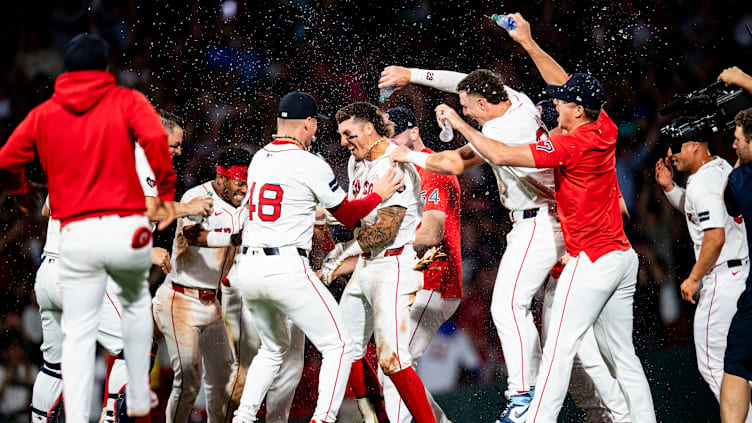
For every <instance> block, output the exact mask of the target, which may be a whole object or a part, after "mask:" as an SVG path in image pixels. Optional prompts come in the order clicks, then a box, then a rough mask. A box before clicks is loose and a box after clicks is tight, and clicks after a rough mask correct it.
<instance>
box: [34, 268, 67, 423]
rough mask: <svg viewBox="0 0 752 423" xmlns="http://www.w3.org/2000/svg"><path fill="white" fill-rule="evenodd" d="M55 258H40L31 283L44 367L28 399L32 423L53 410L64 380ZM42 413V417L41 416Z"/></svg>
mask: <svg viewBox="0 0 752 423" xmlns="http://www.w3.org/2000/svg"><path fill="white" fill-rule="evenodd" d="M56 262H57V258H56V257H47V256H45V257H42V264H41V265H40V266H39V270H37V276H36V281H35V282H34V293H35V294H36V298H37V304H38V305H39V314H40V316H41V317H42V346H41V347H40V349H41V350H42V357H43V358H44V362H45V363H44V367H43V368H42V369H41V371H40V372H39V373H37V378H36V380H35V381H34V388H33V391H32V396H31V406H32V413H31V421H32V423H43V422H44V423H46V422H47V420H48V417H49V416H50V414H51V413H52V410H53V409H54V408H55V407H56V406H57V404H58V402H60V400H62V398H63V397H62V394H63V381H62V379H61V376H60V358H61V355H62V346H63V332H62V329H61V328H60V320H61V317H62V314H63V310H62V307H61V305H60V292H59V289H60V285H59V284H58V283H57V282H58V277H57V264H56ZM41 413H44V414H41Z"/></svg>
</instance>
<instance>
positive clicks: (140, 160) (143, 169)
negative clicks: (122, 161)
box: [133, 143, 157, 197]
mask: <svg viewBox="0 0 752 423" xmlns="http://www.w3.org/2000/svg"><path fill="white" fill-rule="evenodd" d="M133 155H134V156H135V157H136V173H138V180H139V182H141V188H142V189H143V190H144V197H156V196H157V181H156V179H155V178H154V171H152V170H151V167H150V166H149V161H148V160H147V159H146V153H144V148H143V147H141V146H140V145H139V144H138V143H136V147H135V149H134V150H133Z"/></svg>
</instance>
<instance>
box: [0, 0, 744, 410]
mask: <svg viewBox="0 0 752 423" xmlns="http://www.w3.org/2000/svg"><path fill="white" fill-rule="evenodd" d="M229 4H230V3H229V2H225V4H224V7H225V9H224V10H226V11H227V10H229V8H228V6H229ZM235 4H236V6H237V10H236V13H235V15H234V16H232V17H231V16H227V15H223V2H221V1H198V0H193V1H146V0H143V1H138V0H130V1H107V0H102V1H92V2H89V1H79V0H55V1H52V0H47V1H29V2H19V1H3V2H2V4H0V46H1V47H0V143H4V142H5V140H6V139H7V138H8V136H9V135H10V133H11V131H12V130H13V128H14V127H15V126H16V125H17V124H18V123H19V122H20V121H21V119H23V117H24V116H25V115H26V113H28V112H29V110H30V109H31V108H33V107H34V106H35V105H37V104H39V103H40V102H42V101H44V100H45V99H47V98H49V97H50V96H51V95H52V92H53V84H54V79H55V77H56V76H57V75H59V74H60V73H61V72H63V68H62V56H61V52H62V48H63V45H64V44H65V42H66V41H67V40H69V39H70V38H71V37H72V36H74V35H75V34H77V33H79V32H92V33H97V34H99V35H101V36H103V37H104V38H105V39H107V40H108V41H109V42H110V43H111V45H112V55H111V61H110V70H111V71H112V72H113V73H114V74H115V75H116V76H117V79H118V82H119V83H120V84H121V85H124V86H129V87H133V88H136V89H138V90H140V91H142V92H144V93H145V94H146V95H147V96H148V97H149V98H150V99H151V100H152V102H153V103H154V104H155V105H156V106H157V107H160V108H163V109H166V110H169V111H172V112H174V113H176V114H178V115H180V116H182V117H184V118H185V120H186V125H185V129H186V139H185V143H184V148H183V155H182V156H181V157H178V158H177V159H176V162H175V166H176V168H177V169H178V175H179V193H182V192H184V191H185V189H186V188H189V187H191V186H194V185H196V184H198V183H201V182H204V181H206V180H209V179H211V178H213V155H214V154H215V152H216V151H217V150H218V149H220V148H222V147H226V146H241V147H244V148H247V149H250V150H251V151H255V149H257V148H258V147H259V146H261V145H263V144H264V143H267V142H269V141H270V136H271V134H272V133H274V130H275V112H276V105H277V103H278V101H279V99H280V97H281V96H282V95H284V94H285V93H287V92H288V91H291V90H305V91H308V92H310V93H312V94H313V95H314V96H315V97H316V98H317V99H318V101H319V105H320V108H321V110H322V112H323V113H325V114H328V115H333V114H334V113H335V112H336V110H337V108H338V107H341V106H343V105H345V104H347V103H350V102H352V101H371V102H375V101H377V98H378V90H377V89H376V83H377V80H378V77H379V73H380V71H381V69H383V67H384V66H386V65H390V64H399V65H404V66H410V67H421V68H430V69H447V70H455V71H461V72H470V71H472V70H474V69H476V68H489V69H492V70H494V71H496V72H498V73H500V74H501V75H502V76H503V78H504V80H505V81H506V82H507V83H508V84H509V85H510V86H512V87H514V88H517V89H521V90H523V91H524V92H526V93H527V94H528V95H529V96H530V97H531V99H532V100H533V101H538V100H540V99H543V98H545V93H544V84H543V82H542V80H541V78H540V77H539V75H538V73H537V72H536V70H535V67H534V65H533V63H532V61H531V60H530V59H529V58H528V57H527V56H526V55H525V54H524V52H523V51H522V50H521V48H519V47H518V46H517V45H516V44H515V43H514V42H513V41H512V40H511V39H510V38H509V37H508V36H507V34H506V33H505V32H504V31H503V30H502V29H501V28H498V27H497V26H496V25H495V24H494V23H493V22H492V21H490V19H488V16H490V15H491V14H493V13H511V12H520V13H522V15H523V16H524V17H526V18H527V19H528V20H529V21H530V22H531V25H532V28H533V36H534V37H535V38H536V39H537V40H538V42H539V44H541V46H542V47H543V48H544V49H545V50H546V51H548V52H549V53H550V54H551V55H552V56H553V57H554V58H555V59H557V60H558V61H559V62H560V63H561V64H562V65H563V66H564V68H565V69H566V70H567V71H569V72H575V71H586V72H592V73H593V74H594V75H596V76H597V77H598V78H599V79H600V80H601V81H602V82H603V84H604V85H605V87H606V91H607V93H608V98H607V104H606V110H607V111H608V112H609V114H610V115H611V116H612V117H613V118H614V120H615V121H616V122H617V124H618V125H619V145H618V152H617V168H618V174H619V182H620V186H621V190H622V192H623V194H624V198H625V200H626V202H627V204H628V207H629V211H630V213H631V216H632V217H631V219H630V221H629V222H628V223H626V228H627V231H628V232H627V233H628V236H629V239H630V241H631V242H632V243H633V246H634V247H635V250H636V251H637V252H638V253H639V255H640V266H641V267H640V273H639V281H638V282H639V283H638V288H637V293H636V295H635V331H634V338H635V344H636V347H637V349H638V353H639V355H640V357H641V358H642V359H643V362H644V364H645V367H646V372H647V374H648V377H649V379H650V380H651V381H652V382H653V384H652V387H653V395H654V397H655V398H656V408H657V410H658V412H659V419H660V420H661V421H666V422H673V421H718V418H717V415H718V414H717V404H716V402H715V401H714V400H713V398H712V395H711V394H710V392H709V390H708V389H707V387H706V386H705V385H704V383H702V382H701V380H700V377H699V374H698V373H697V370H696V364H695V361H694V351H693V349H692V338H691V337H692V330H691V328H692V322H691V316H692V314H693V306H691V305H689V304H687V303H684V302H682V301H681V299H680V297H679V291H678V286H679V284H680V283H681V281H682V280H683V279H684V278H685V277H686V275H688V273H689V269H690V268H691V266H692V264H693V263H694V256H693V253H692V247H691V242H690V241H689V238H688V236H687V233H686V226H685V223H684V219H683V217H682V216H681V214H679V213H677V212H676V211H674V210H672V208H671V207H670V206H669V205H668V203H667V202H666V201H665V200H664V196H663V194H662V193H661V191H660V189H659V188H658V186H657V184H656V183H655V182H654V179H653V173H652V168H653V166H654V164H655V161H656V160H657V159H658V158H659V157H660V156H661V155H662V154H664V153H665V146H664V145H662V144H661V143H660V142H659V141H658V129H659V128H660V127H661V126H662V125H664V124H666V123H667V122H668V121H669V120H670V119H669V118H667V117H662V116H660V115H659V113H658V109H659V108H660V106H661V105H664V104H666V103H668V102H669V101H670V99H671V97H672V96H673V95H674V94H676V93H684V92H689V91H692V90H696V89H699V88H702V87H704V86H706V85H708V84H709V83H711V82H713V81H714V80H715V79H716V78H717V76H718V74H719V73H720V72H721V71H722V70H723V69H724V68H726V67H729V66H732V65H737V66H739V67H740V68H742V69H743V70H746V71H747V72H748V73H749V72H750V71H752V55H751V54H750V53H752V35H750V34H749V33H748V32H747V31H746V30H745V28H744V25H743V24H744V23H748V24H752V3H751V2H743V1H738V2H723V1H716V2H711V1H689V0H686V1H681V0H663V1H637V0H635V1H629V0H621V1H618V0H617V1H596V2H591V1H561V2H559V1H550V0H545V1H541V0H534V1H529V2H528V1H525V2H523V1H517V2H503V3H502V2H491V1H467V0H454V1H429V0H424V1H415V0H406V1H396V0H382V1H378V2H359V1H355V0H350V1H337V0H322V1H308V0H295V1H281V0H280V1H243V0H238V1H237V2H235ZM440 102H447V103H449V104H451V105H455V106H456V105H457V98H456V96H453V95H443V94H440V93H438V92H436V91H433V90H430V89H425V88H420V87H415V86H411V87H409V88H408V89H405V90H403V91H398V92H397V93H395V94H394V95H393V96H392V97H391V98H390V99H389V101H388V103H386V104H385V107H393V106H407V107H410V108H411V109H412V110H413V111H414V112H415V113H416V115H417V116H418V118H419V120H420V121H421V132H422V135H423V139H424V140H425V141H426V144H427V145H428V146H429V147H430V148H433V149H435V150H442V149H446V148H456V147H458V146H460V145H462V144H463V143H464V141H463V140H461V139H456V140H455V141H454V142H452V143H451V144H443V143H441V142H439V141H438V138H437V135H438V128H437V127H436V125H435V123H434V122H435V121H434V120H433V119H432V118H431V115H432V114H431V111H432V110H433V108H434V107H435V106H436V105H437V104H439V103H440ZM731 140H732V137H731V136H730V135H728V134H726V135H718V136H716V137H715V138H714V139H713V141H712V143H711V150H712V151H713V152H715V154H718V155H720V156H722V157H724V158H726V159H727V160H728V161H730V162H731V163H733V162H734V161H735V159H736V157H735V155H734V153H733V150H732V149H731V148H730V145H731ZM314 149H315V150H316V151H318V152H320V153H321V154H322V155H323V156H324V157H326V158H327V159H328V160H329V161H330V162H331V163H332V164H333V167H334V168H335V171H336V172H337V174H338V177H339V179H340V183H342V184H345V183H346V182H347V181H346V174H345V166H344V164H345V161H346V159H347V152H346V151H345V150H344V149H342V148H341V147H340V146H339V139H338V137H337V134H336V125H334V124H332V123H331V122H329V123H325V124H323V125H320V127H319V132H318V139H317V141H316V144H315V145H314ZM70 165H71V166H76V165H77V164H76V163H71V164H70ZM28 172H29V174H30V175H31V176H32V179H34V180H35V181H37V182H39V183H40V184H43V183H44V176H43V174H42V172H41V171H40V169H39V167H38V165H37V166H30V167H29V169H28ZM460 183H461V186H462V189H463V193H462V194H463V200H462V206H463V214H462V221H463V227H462V231H463V237H462V242H463V245H462V247H463V248H462V250H463V265H464V269H465V272H464V276H463V280H464V289H465V299H464V301H463V304H462V306H461V307H460V309H459V311H458V313H457V314H456V315H455V317H454V320H455V322H456V323H457V325H458V326H459V327H460V328H462V329H463V330H464V331H465V332H466V333H468V334H469V335H470V337H471V338H472V341H473V343H474V346H475V347H476V348H477V350H478V351H479V352H480V354H481V356H482V358H483V361H484V364H483V369H482V371H481V372H480V373H479V374H478V373H475V372H466V373H464V376H465V377H463V378H461V380H460V386H461V387H462V388H461V389H460V391H458V393H456V394H455V395H450V396H448V397H445V398H444V401H446V404H448V405H449V406H450V409H449V410H448V413H449V416H450V417H452V418H454V419H455V420H456V421H459V422H462V421H477V420H476V419H478V420H480V419H483V420H484V421H493V417H494V412H495V408H496V403H495V402H496V401H497V398H496V396H495V390H494V389H493V385H494V384H499V385H498V387H500V388H503V386H502V383H503V382H502V381H503V379H504V367H503V356H502V354H501V350H500V347H499V342H498V338H497V336H496V333H495V330H494V328H493V325H492V322H491V319H490V314H489V311H488V309H489V304H490V298H491V295H490V294H491V290H492V287H493V281H494V278H495V274H496V267H497V264H498V260H499V257H500V255H501V252H502V251H503V250H504V246H505V238H504V237H505V233H506V232H507V230H508V229H509V225H510V223H509V219H508V217H507V214H506V211H505V210H503V209H502V208H501V206H500V204H499V201H498V195H497V188H496V183H495V180H494V178H493V175H492V174H491V172H490V170H489V169H488V167H485V166H484V167H481V168H478V169H476V170H473V171H472V172H470V173H469V174H466V175H463V176H462V177H461V178H460ZM45 230H46V224H45V222H44V221H43V220H42V219H41V218H40V217H39V216H28V215H24V214H23V213H22V212H20V211H19V210H18V208H17V207H16V206H15V205H14V202H13V201H12V199H10V197H8V196H6V195H5V194H3V195H1V196H0V231H1V233H2V237H3V239H2V243H0V292H2V293H3V295H2V296H0V361H1V364H0V369H2V368H13V367H19V366H33V365H39V364H40V363H41V354H40V353H39V350H38V347H39V343H40V339H39V335H38V332H37V329H32V328H33V327H35V326H34V325H35V324H36V323H34V318H33V315H34V313H35V312H36V308H35V307H36V306H35V304H34V300H33V291H32V289H33V283H34V274H35V272H36V269H37V266H38V264H39V259H40V255H41V247H42V245H43V243H44V237H45ZM173 233H174V229H168V230H166V231H163V232H162V233H161V234H159V236H158V243H160V244H162V245H164V246H170V245H171V243H170V237H171V235H172V234H173ZM103 236H106V234H103ZM155 276H158V274H155ZM155 279H156V278H155ZM155 283H156V281H155ZM309 352H313V350H312V349H310V348H309ZM309 361H310V363H309V364H310V366H309V367H307V368H306V376H305V378H304V385H303V386H302V387H303V388H304V389H299V390H298V397H297V400H296V406H295V410H294V414H295V416H296V418H301V417H305V416H306V415H310V414H306V413H310V410H312V407H313V405H312V401H311V400H310V398H307V396H308V395H310V394H311V392H315V388H314V387H315V384H314V381H315V376H316V371H315V365H316V357H315V354H313V355H312V358H311V359H310V360H309ZM168 367H169V366H168ZM28 368H29V369H30V371H29V372H28V373H29V374H30V375H31V377H32V379H31V381H32V382H33V372H32V371H31V369H33V367H28ZM165 370H167V371H168V373H167V374H165V372H162V374H161V377H160V379H161V382H162V385H161V386H159V387H158V389H157V390H158V392H159V393H160V395H161V396H162V398H161V400H162V405H163V404H164V402H165V401H166V397H165V394H166V392H168V389H169V387H166V386H165V384H166V383H169V382H170V380H171V378H170V376H169V368H167V369H165ZM0 379H2V378H0ZM21 382H22V383H26V382H28V381H21ZM3 383H5V381H3V380H0V404H3V401H4V399H3V398H2V396H3V389H2V386H3ZM29 386H30V385H29ZM29 389H30V388H29ZM451 404H454V405H451ZM568 404H569V403H568ZM0 408H1V407H0ZM462 409H465V410H467V409H474V410H475V411H473V412H475V413H478V416H479V417H467V416H468V414H459V415H458V414H457V413H458V412H460V413H468V411H458V410H462ZM698 413H699V414H698ZM463 415H464V416H465V418H467V419H469V420H465V419H463V417H462V416H463ZM27 418H28V417H26V418H25V419H22V420H26V419H27ZM564 418H567V419H574V420H575V421H576V420H577V419H580V418H581V416H579V415H578V413H577V410H576V409H574V408H573V407H572V406H571V404H569V405H568V408H567V411H566V412H565V414H564ZM7 419H8V417H7V416H3V415H1V414H0V420H7ZM158 420H159V417H158V416H155V421H158Z"/></svg>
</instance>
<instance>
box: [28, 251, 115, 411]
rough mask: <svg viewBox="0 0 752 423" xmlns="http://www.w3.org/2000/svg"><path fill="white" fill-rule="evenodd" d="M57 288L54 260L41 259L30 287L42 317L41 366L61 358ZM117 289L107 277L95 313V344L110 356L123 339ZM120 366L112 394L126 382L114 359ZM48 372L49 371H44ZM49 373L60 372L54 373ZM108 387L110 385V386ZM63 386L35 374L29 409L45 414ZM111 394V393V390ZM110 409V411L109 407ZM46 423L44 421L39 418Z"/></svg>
mask: <svg viewBox="0 0 752 423" xmlns="http://www.w3.org/2000/svg"><path fill="white" fill-rule="evenodd" d="M60 290H61V287H60V283H59V278H58V265H57V259H56V258H55V257H44V258H43V260H42V265H41V266H40V267H39V270H38V271H37V278H36V282H35V284H34V291H35V292H36V297H37V304H39V313H40V315H41V317H42V331H43V332H42V339H43V343H42V347H41V350H42V355H43V356H44V360H45V362H46V363H45V367H50V365H49V364H47V363H52V366H53V367H55V366H54V364H55V363H57V364H58V366H59V363H60V358H61V355H62V344H63V333H62V328H61V318H62V300H61V292H60ZM120 291H121V290H120V287H119V286H118V285H117V284H116V283H115V281H114V280H112V279H111V278H109V277H108V278H107V288H106V290H105V293H104V298H103V301H102V308H101V311H100V314H99V320H98V322H99V326H98V328H97V335H96V336H97V342H99V344H100V345H102V347H103V348H105V349H106V350H108V351H109V352H110V353H112V354H120V352H122V350H123V340H122V334H121V318H120V309H121V305H120V301H119V299H118V296H119V293H120ZM118 362H119V364H120V367H121V369H120V372H119V373H117V374H118V375H120V379H118V378H117V377H116V378H115V379H113V378H111V380H115V381H118V380H122V383H121V384H119V385H117V388H116V389H115V390H114V392H119V391H120V390H122V388H123V386H124V385H125V384H126V383H127V380H128V374H127V369H126V366H125V362H124V361H123V360H118ZM48 370H49V369H48ZM52 370H53V371H52V372H51V373H58V374H59V373H60V370H59V368H58V370H57V371H54V369H52ZM110 385H111V386H112V383H110ZM62 392H63V385H62V382H61V380H60V379H59V378H56V377H54V376H52V375H50V374H49V373H45V372H44V371H42V372H39V374H38V375H37V380H36V381H35V382H34V394H33V398H32V406H33V407H34V408H36V409H37V410H40V411H45V412H49V410H51V409H52V408H54V407H55V406H56V405H57V402H58V401H59V400H61V399H62ZM111 392H112V391H111ZM113 410H114V408H113ZM32 416H33V419H35V420H34V421H37V420H38V419H39V418H40V416H41V415H39V414H38V413H32ZM43 421H46V419H43Z"/></svg>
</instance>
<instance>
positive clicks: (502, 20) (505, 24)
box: [486, 14, 517, 31]
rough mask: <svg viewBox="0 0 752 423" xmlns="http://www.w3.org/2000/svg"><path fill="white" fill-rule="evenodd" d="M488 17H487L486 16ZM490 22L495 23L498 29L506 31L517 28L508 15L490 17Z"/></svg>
mask: <svg viewBox="0 0 752 423" xmlns="http://www.w3.org/2000/svg"><path fill="white" fill-rule="evenodd" d="M486 16H488V15H486ZM491 20H492V21H494V22H496V25H499V26H500V27H502V28H504V29H508V30H510V31H511V30H513V29H515V28H517V22H515V21H514V19H512V17H511V16H509V15H496V14H494V15H492V16H491Z"/></svg>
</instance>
